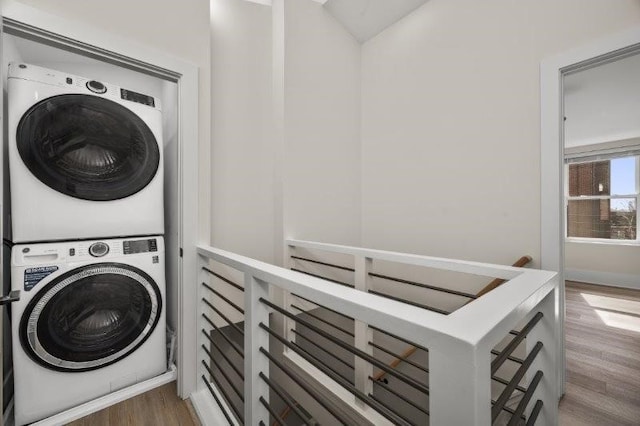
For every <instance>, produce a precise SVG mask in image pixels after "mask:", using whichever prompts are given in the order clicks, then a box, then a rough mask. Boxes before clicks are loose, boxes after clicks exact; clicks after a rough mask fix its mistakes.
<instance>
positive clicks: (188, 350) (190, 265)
mask: <svg viewBox="0 0 640 426" xmlns="http://www.w3.org/2000/svg"><path fill="white" fill-rule="evenodd" d="M2 18H3V19H4V18H7V19H10V20H12V21H15V22H19V23H21V24H25V25H27V26H29V27H34V28H37V29H39V30H42V31H43V33H48V34H52V35H57V36H62V37H64V38H67V39H69V41H70V44H71V45H72V44H73V42H75V41H78V42H79V44H82V45H84V46H88V47H91V48H92V49H91V50H92V51H93V52H94V54H95V52H98V56H103V57H104V58H108V59H110V61H111V62H116V63H118V62H121V63H123V64H125V63H126V64H129V65H130V66H131V64H132V63H133V64H139V66H140V68H141V69H150V70H153V69H154V68H156V69H158V70H164V71H166V72H168V73H170V74H172V75H174V76H175V79H176V82H177V84H178V104H179V105H178V156H179V159H178V170H179V179H180V183H179V191H180V204H181V206H180V211H179V216H180V247H181V248H182V252H183V255H182V262H181V265H180V278H181V283H179V289H180V290H179V299H180V300H179V301H178V306H179V309H180V313H179V315H178V316H179V318H178V356H177V362H178V366H177V367H178V393H179V395H180V396H181V397H183V398H187V397H189V396H190V395H191V393H192V392H193V391H195V390H196V383H197V367H196V366H197V359H196V354H197V348H196V342H197V340H196V337H197V333H196V330H197V327H196V325H197V314H196V312H197V309H196V304H197V300H196V296H197V294H196V289H197V286H196V278H197V275H196V265H197V263H196V262H197V253H196V245H197V243H198V93H199V92H198V67H197V66H196V65H194V64H192V63H190V62H187V61H184V60H182V59H179V58H175V57H173V56H171V55H169V54H167V53H164V52H162V51H159V50H155V49H153V48H149V47H148V46H144V45H142V44H138V43H136V42H132V41H131V40H128V39H126V38H124V37H121V36H118V35H115V34H111V33H108V32H106V31H102V30H99V29H96V28H95V27H91V26H88V25H86V24H84V23H82V22H80V21H72V20H68V19H64V18H61V17H58V16H54V15H51V14H49V13H46V12H43V11H41V10H38V9H36V8H33V7H30V6H27V5H24V4H21V3H18V2H15V1H13V0H3V1H2Z"/></svg>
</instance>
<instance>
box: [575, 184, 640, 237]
mask: <svg viewBox="0 0 640 426" xmlns="http://www.w3.org/2000/svg"><path fill="white" fill-rule="evenodd" d="M634 197H635V196H634ZM565 243H568V244H595V245H603V246H639V245H640V240H607V239H605V238H578V237H567V238H565Z"/></svg>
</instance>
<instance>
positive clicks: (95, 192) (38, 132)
mask: <svg viewBox="0 0 640 426" xmlns="http://www.w3.org/2000/svg"><path fill="white" fill-rule="evenodd" d="M16 143H17V148H18V152H19V153H20V157H21V158H22V161H23V162H24V164H25V165H26V166H27V168H28V169H29V171H30V172H31V173H32V174H33V175H34V176H35V177H36V178H38V180H40V181H41V182H42V183H44V184H45V185H47V186H48V187H50V188H52V189H54V190H56V191H58V192H60V193H62V194H65V195H68V196H71V197H75V198H80V199H83V200H90V201H110V200H117V199H121V198H126V197H129V196H131V195H133V194H135V193H137V192H139V191H140V190H142V189H143V188H144V187H145V186H147V185H148V184H149V182H151V180H152V179H153V178H154V176H155V175H156V172H157V170H158V166H159V164H160V149H159V147H158V142H157V141H156V139H155V137H154V136H153V133H152V132H151V130H150V129H149V126H147V124H146V123H145V122H144V121H143V120H142V119H141V118H140V117H138V115H136V114H135V113H134V112H133V111H131V110H129V109H128V108H126V107H124V106H122V105H120V104H118V103H117V102H114V101H112V100H109V99H105V98H101V97H98V96H91V95H81V94H69V95H59V96H53V97H50V98H47V99H44V100H42V101H40V102H38V103H37V104H35V105H33V106H32V107H31V108H30V109H29V110H28V111H27V112H26V113H25V114H24V115H23V116H22V118H21V119H20V122H19V123H18V129H17V133H16Z"/></svg>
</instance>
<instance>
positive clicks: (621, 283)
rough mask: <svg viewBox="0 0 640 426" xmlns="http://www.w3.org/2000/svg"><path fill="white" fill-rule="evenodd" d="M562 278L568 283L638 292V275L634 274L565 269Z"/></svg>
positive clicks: (639, 283) (639, 284) (639, 287)
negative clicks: (628, 289) (597, 285)
mask: <svg viewBox="0 0 640 426" xmlns="http://www.w3.org/2000/svg"><path fill="white" fill-rule="evenodd" d="M564 278H565V279H566V280H569V281H578V282H582V283H588V284H599V285H605V286H609V287H623V288H631V289H635V290H640V275H636V274H620V273H616V272H603V271H588V270H584V269H571V268H566V269H565V270H564Z"/></svg>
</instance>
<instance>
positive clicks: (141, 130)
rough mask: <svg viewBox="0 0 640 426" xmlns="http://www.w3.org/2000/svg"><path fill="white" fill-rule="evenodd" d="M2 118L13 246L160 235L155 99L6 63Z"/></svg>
mask: <svg viewBox="0 0 640 426" xmlns="http://www.w3.org/2000/svg"><path fill="white" fill-rule="evenodd" d="M8 119H9V123H8V129H9V170H10V185H11V216H12V222H13V223H12V230H13V235H12V239H13V241H14V242H17V243H21V242H37V241H58V240H71V239H90V238H105V237H119V236H130V235H160V234H164V212H163V208H164V206H163V164H162V163H163V161H162V112H161V110H160V105H159V101H158V99H156V98H153V97H151V96H147V95H143V94H141V93H137V92H135V91H133V90H128V89H124V88H121V87H117V86H114V85H112V84H108V83H104V82H98V81H95V80H90V79H87V78H84V77H79V76H76V75H71V74H67V73H63V72H60V71H53V70H49V69H46V68H41V67H37V66H34V65H28V64H18V63H12V64H11V65H10V66H9V73H8Z"/></svg>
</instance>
